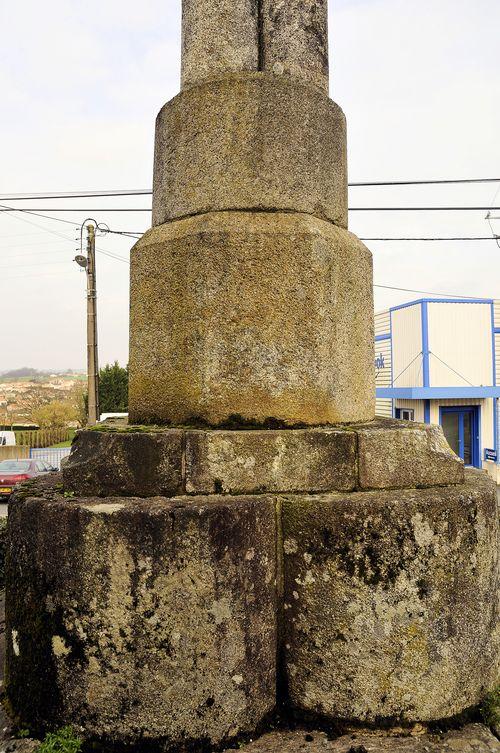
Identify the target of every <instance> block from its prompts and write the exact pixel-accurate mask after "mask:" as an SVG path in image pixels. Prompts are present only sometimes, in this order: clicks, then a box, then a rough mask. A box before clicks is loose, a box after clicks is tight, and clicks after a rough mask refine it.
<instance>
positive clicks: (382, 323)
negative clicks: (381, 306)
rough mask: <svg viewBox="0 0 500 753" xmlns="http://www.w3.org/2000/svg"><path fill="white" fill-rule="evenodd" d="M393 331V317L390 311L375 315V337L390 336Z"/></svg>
mask: <svg viewBox="0 0 500 753" xmlns="http://www.w3.org/2000/svg"><path fill="white" fill-rule="evenodd" d="M390 331H391V315H390V312H389V309H387V310H386V311H379V312H378V314H375V337H380V336H381V335H388V334H390Z"/></svg>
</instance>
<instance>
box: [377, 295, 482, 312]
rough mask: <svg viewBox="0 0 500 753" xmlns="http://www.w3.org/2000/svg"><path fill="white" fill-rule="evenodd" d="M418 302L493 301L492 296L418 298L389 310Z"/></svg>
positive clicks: (395, 309) (414, 304)
mask: <svg viewBox="0 0 500 753" xmlns="http://www.w3.org/2000/svg"><path fill="white" fill-rule="evenodd" d="M419 303H493V298H418V299H417V300H416V301H409V302H408V303H401V304H400V305H399V306H393V307H392V308H391V309H389V311H397V310H398V309H405V308H408V306H416V305H417V304H419Z"/></svg>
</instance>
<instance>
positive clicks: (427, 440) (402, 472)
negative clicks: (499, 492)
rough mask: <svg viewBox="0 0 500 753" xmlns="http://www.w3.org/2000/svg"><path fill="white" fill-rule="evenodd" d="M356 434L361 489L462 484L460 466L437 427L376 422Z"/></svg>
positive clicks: (359, 429) (460, 463)
mask: <svg viewBox="0 0 500 753" xmlns="http://www.w3.org/2000/svg"><path fill="white" fill-rule="evenodd" d="M356 433H357V435H358V452H359V486H360V487H361V488H362V489H389V488H391V487H392V488H394V489H402V488H403V489H404V488H405V487H412V486H440V485H445V484H461V483H463V480H464V465H463V462H462V461H461V460H460V458H458V457H457V456H456V455H455V453H454V452H453V451H452V449H451V448H450V446H449V444H448V442H447V441H446V439H445V436H444V434H443V430H442V428H441V427H440V426H436V425H432V424H431V425H426V424H416V423H413V422H406V421H390V420H384V419H376V420H375V421H373V422H371V423H369V424H367V425H366V426H365V427H363V426H360V427H356Z"/></svg>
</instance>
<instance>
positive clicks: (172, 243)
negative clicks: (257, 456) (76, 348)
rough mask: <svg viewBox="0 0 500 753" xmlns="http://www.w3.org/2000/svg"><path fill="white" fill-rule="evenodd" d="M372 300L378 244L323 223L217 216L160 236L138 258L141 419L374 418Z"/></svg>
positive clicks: (134, 336) (169, 228)
mask: <svg viewBox="0 0 500 753" xmlns="http://www.w3.org/2000/svg"><path fill="white" fill-rule="evenodd" d="M372 300H373V291H372V259H371V254H370V252H369V251H368V249H367V248H366V247H365V246H363V244H362V243H361V242H360V241H359V240H357V239H356V237H355V236H353V235H351V234H350V233H348V232H347V231H345V230H342V229H341V228H337V227H335V225H332V224H331V223H328V222H324V221H322V220H318V219H317V218H315V217H311V216H309V215H305V214H287V213H280V212H276V213H264V212H258V213H252V212H216V213H211V214H206V215H201V216H196V217H192V218H189V219H186V220H180V221H178V222H172V223H167V224H165V225H161V226H160V227H157V228H154V229H153V230H150V231H149V232H148V233H146V235H145V236H144V237H143V238H142V239H141V240H140V241H139V243H137V244H136V245H135V247H134V249H133V251H132V260H131V318H132V321H133V322H134V326H133V327H132V328H131V332H130V402H129V405H130V420H131V422H133V423H140V424H144V423H145V424H173V425H179V424H181V425H182V424H193V423H194V424H195V425H196V424H199V423H200V422H202V423H203V422H204V423H205V424H208V425H210V426H220V425H224V424H226V423H228V422H233V423H236V424H237V425H238V424H239V425H240V426H241V425H244V424H245V422H247V423H249V424H251V425H252V424H253V425H255V424H257V425H259V424H260V425H264V426H265V425H267V424H269V422H270V421H271V422H272V423H274V425H276V424H278V425H279V424H281V425H284V426H293V425H297V424H299V425H300V424H302V425H318V424H319V425H321V424H330V423H337V422H351V421H362V420H370V419H372V418H373V414H374V391H375V387H374V371H373V369H372V368H371V367H370V368H369V369H367V368H366V364H367V363H371V362H372V359H373V329H372V326H371V322H370V317H367V311H371V310H372ZM354 331H356V332H358V333H359V334H358V335H357V336H356V337H355V338H353V337H352V332H354Z"/></svg>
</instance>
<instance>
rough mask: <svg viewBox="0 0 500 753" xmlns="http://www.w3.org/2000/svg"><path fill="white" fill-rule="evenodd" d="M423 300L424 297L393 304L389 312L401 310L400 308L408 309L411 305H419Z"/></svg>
mask: <svg viewBox="0 0 500 753" xmlns="http://www.w3.org/2000/svg"><path fill="white" fill-rule="evenodd" d="M422 301H423V298H419V300H418V301H409V302H408V303H400V304H399V306H393V307H392V308H390V309H389V312H390V313H391V312H392V311H399V310H400V309H407V308H409V307H410V306H418V304H419V303H422Z"/></svg>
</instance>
